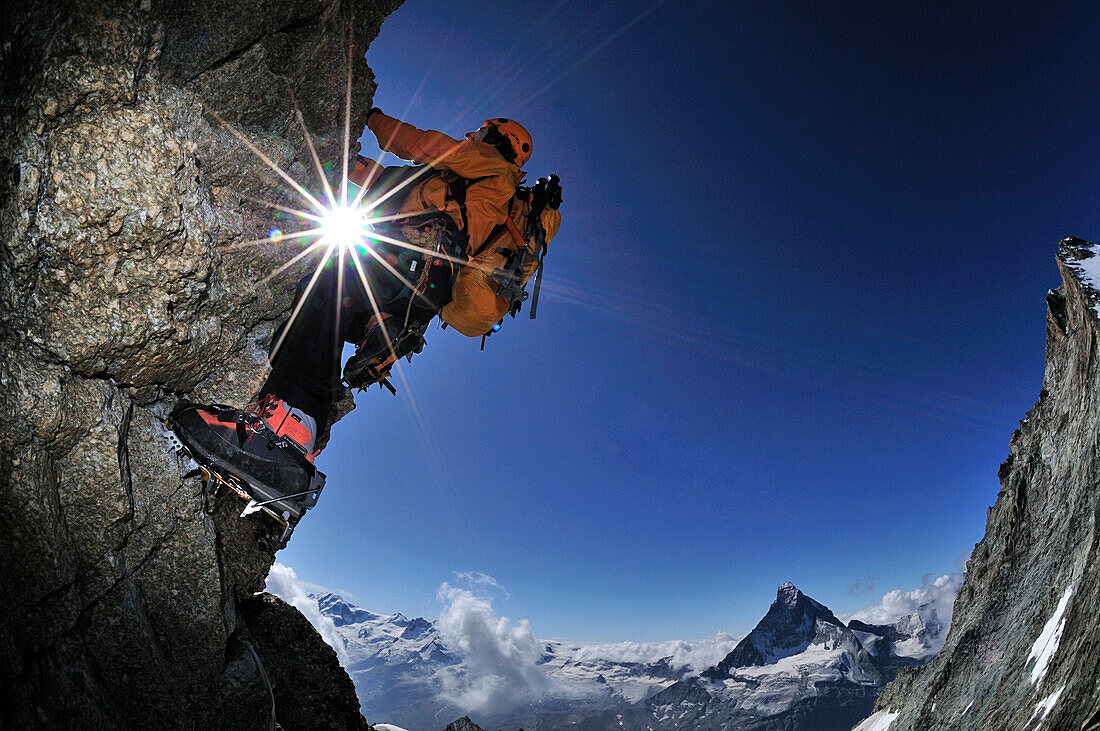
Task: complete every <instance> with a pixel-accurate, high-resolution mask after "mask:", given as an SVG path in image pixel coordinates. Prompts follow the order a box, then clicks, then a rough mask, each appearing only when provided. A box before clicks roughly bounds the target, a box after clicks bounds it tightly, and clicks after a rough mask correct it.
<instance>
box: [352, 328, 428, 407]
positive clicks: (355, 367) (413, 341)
mask: <svg viewBox="0 0 1100 731" xmlns="http://www.w3.org/2000/svg"><path fill="white" fill-rule="evenodd" d="M423 349H424V332H423V327H420V326H418V325H417V323H410V324H409V325H402V324H401V323H400V321H399V319H398V318H397V317H393V316H391V315H388V314H385V313H383V314H382V315H376V316H375V317H373V318H371V320H370V322H368V323H367V333H366V335H365V336H364V338H363V339H362V340H360V341H359V343H358V345H356V347H355V355H353V356H351V357H350V358H348V362H347V363H346V364H345V365H344V382H345V383H346V384H348V386H350V387H351V388H359V389H362V388H366V387H367V386H370V385H373V384H375V383H380V384H381V385H383V386H385V387H386V388H389V389H390V391H394V388H393V386H392V385H391V384H390V382H389V380H388V379H389V375H390V368H392V367H393V364H394V363H396V362H397V360H398V359H399V358H404V357H406V356H412V355H413V354H415V353H419V352H420V351H422V350H423Z"/></svg>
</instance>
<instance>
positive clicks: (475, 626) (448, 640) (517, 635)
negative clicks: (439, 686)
mask: <svg viewBox="0 0 1100 731" xmlns="http://www.w3.org/2000/svg"><path fill="white" fill-rule="evenodd" d="M488 578H491V577H488ZM494 584H495V582H494ZM439 598H440V600H442V601H445V602H447V606H446V608H445V609H444V611H443V614H442V615H440V617H439V619H438V620H436V622H435V627H436V629H437V630H438V631H439V634H440V638H441V639H442V640H443V643H444V644H445V645H446V646H447V648H448V649H450V650H451V651H452V652H454V653H455V654H457V655H458V656H459V657H460V658H461V659H462V666H463V668H464V671H462V670H458V669H456V670H455V671H454V672H450V673H447V674H445V675H444V676H443V678H442V681H443V691H442V693H441V695H442V696H443V698H444V700H447V701H450V702H451V703H454V704H455V705H457V706H459V707H461V708H465V709H468V710H470V711H500V710H504V709H506V708H508V707H511V706H515V705H518V704H520V703H524V702H526V701H530V700H534V699H536V698H538V697H541V696H542V695H544V694H545V693H547V692H549V691H550V690H551V689H552V688H553V684H552V683H551V681H550V679H549V678H547V676H546V674H545V673H544V672H543V671H542V669H541V668H540V667H539V666H538V664H537V663H538V661H539V659H540V658H541V657H542V644H541V643H540V642H539V641H538V640H537V639H535V636H534V635H533V634H531V625H530V624H529V623H528V622H527V620H526V619H524V620H520V621H519V622H516V623H513V622H511V621H510V620H509V619H508V618H507V617H500V616H497V615H496V614H495V613H494V612H493V607H492V605H491V604H490V603H489V602H488V601H487V600H485V599H482V598H479V597H477V596H475V595H474V593H473V592H471V591H467V590H466V589H458V588H455V587H453V586H451V585H450V584H447V583H444V584H443V585H442V586H441V587H440V588H439Z"/></svg>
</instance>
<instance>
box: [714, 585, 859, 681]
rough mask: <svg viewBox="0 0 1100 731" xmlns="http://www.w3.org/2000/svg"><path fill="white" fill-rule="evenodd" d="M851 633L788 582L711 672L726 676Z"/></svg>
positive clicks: (831, 641) (839, 638) (835, 640)
mask: <svg viewBox="0 0 1100 731" xmlns="http://www.w3.org/2000/svg"><path fill="white" fill-rule="evenodd" d="M848 635H851V632H849V631H848V628H847V627H845V626H844V623H843V622H841V621H840V620H839V619H837V618H836V616H835V615H833V613H832V611H830V610H829V608H828V607H826V606H825V605H823V604H820V603H818V602H816V601H814V600H813V599H811V598H810V597H808V596H806V595H805V594H803V593H802V592H801V591H800V590H799V589H798V588H797V587H796V586H795V585H794V584H791V583H786V584H783V585H781V586H780V587H779V590H778V591H777V592H776V596H775V601H774V602H772V605H771V607H769V608H768V613H767V614H765V615H764V618H763V619H761V620H760V622H759V623H758V624H757V625H756V627H755V628H754V629H753V631H752V632H750V633H749V634H748V635H747V636H746V637H745V639H743V640H741V642H739V643H738V645H737V647H735V648H734V649H733V651H732V652H730V653H729V654H728V655H726V657H725V658H724V659H723V660H722V662H720V663H718V665H717V666H716V667H714V668H712V669H711V670H709V671H707V675H708V676H710V677H725V676H726V675H728V674H729V671H730V670H731V669H733V668H739V667H746V666H750V665H769V664H772V663H775V662H777V661H778V660H781V659H783V658H785V657H790V656H792V655H797V654H799V653H800V652H802V651H804V650H805V649H806V648H807V647H809V646H810V645H811V644H829V643H836V642H837V641H839V640H841V638H842V636H843V639H844V640H847V639H848ZM852 640H853V641H854V637H852ZM856 645H858V641H857V642H856Z"/></svg>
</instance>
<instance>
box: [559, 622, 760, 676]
mask: <svg viewBox="0 0 1100 731" xmlns="http://www.w3.org/2000/svg"><path fill="white" fill-rule="evenodd" d="M740 639H741V638H740V637H737V636H734V635H731V634H729V633H728V632H719V633H717V634H715V635H714V636H713V637H707V638H704V639H701V640H669V641H667V642H616V643H604V644H601V643H597V644H586V645H581V646H580V647H579V648H578V649H577V650H576V651H575V652H574V653H573V654H572V656H571V657H572V659H574V660H578V661H582V662H584V661H589V662H591V661H595V660H608V661H610V662H627V663H634V662H637V663H645V664H648V663H655V662H658V661H660V660H661V659H663V658H666V657H667V658H669V664H670V665H671V666H672V668H673V669H674V670H678V669H680V668H683V667H687V668H689V669H690V670H692V671H695V672H701V671H703V670H706V669H707V668H709V667H711V666H713V665H716V664H717V663H718V662H719V661H720V660H721V659H722V658H724V657H725V656H726V655H728V654H729V653H730V652H731V651H732V650H733V648H734V647H736V646H737V643H738V642H739V641H740Z"/></svg>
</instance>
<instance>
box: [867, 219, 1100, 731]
mask: <svg viewBox="0 0 1100 731" xmlns="http://www.w3.org/2000/svg"><path fill="white" fill-rule="evenodd" d="M1058 266H1059V268H1060V270H1061V273H1062V282H1063V283H1062V285H1061V286H1060V287H1059V288H1058V289H1056V290H1051V291H1050V292H1049V293H1048V294H1047V344H1046V370H1045V373H1044V377H1043V387H1042V391H1041V392H1040V394H1039V401H1038V402H1037V403H1036V404H1035V406H1034V407H1033V408H1032V409H1031V410H1030V411H1029V412H1028V413H1027V416H1026V417H1024V419H1023V420H1022V421H1021V422H1020V428H1019V429H1018V430H1017V431H1016V432H1015V434H1013V436H1012V441H1011V445H1010V447H1009V457H1008V459H1007V460H1005V462H1004V464H1002V465H1001V469H1000V473H999V475H1000V480H1001V491H1000V494H999V495H998V497H997V502H996V504H995V505H994V506H993V507H992V508H990V510H989V516H988V523H987V526H986V532H985V537H984V538H983V539H982V541H981V542H980V543H979V544H978V545H977V546H976V547H975V549H974V553H973V556H972V557H971V559H970V561H969V563H968V564H967V573H966V580H965V582H964V583H963V587H962V590H961V591H960V592H959V595H958V597H957V598H956V600H955V609H954V616H953V619H952V622H951V631H950V634H949V635H948V638H947V642H946V644H945V646H944V648H943V650H942V651H941V652H940V654H939V655H938V656H937V657H936V659H935V660H934V661H933V662H932V663H931V664H930V665H928V666H926V667H925V668H922V669H919V670H902V671H901V672H900V673H899V675H898V677H897V680H895V682H894V683H892V684H891V685H889V686H888V687H887V688H886V690H885V691H884V692H883V694H882V696H880V698H879V701H878V703H877V705H876V709H877V721H876V722H877V723H878V726H875V727H876V728H886V725H885V724H886V723H887V722H888V721H890V720H891V719H892V723H891V724H890V725H889V728H890V730H891V731H902V730H903V729H904V730H908V729H933V728H935V729H995V728H996V729H1025V728H1030V729H1036V728H1040V727H1041V728H1048V729H1095V728H1100V651H1098V648H1100V620H1098V617H1100V352H1098V347H1100V317H1098V309H1097V308H1098V307H1100V247H1097V246H1095V245H1093V244H1090V243H1088V242H1085V241H1082V240H1080V239H1075V238H1068V239H1064V240H1063V241H1062V243H1061V246H1060V249H1059V252H1058ZM871 725H873V723H871V724H865V726H871Z"/></svg>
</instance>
